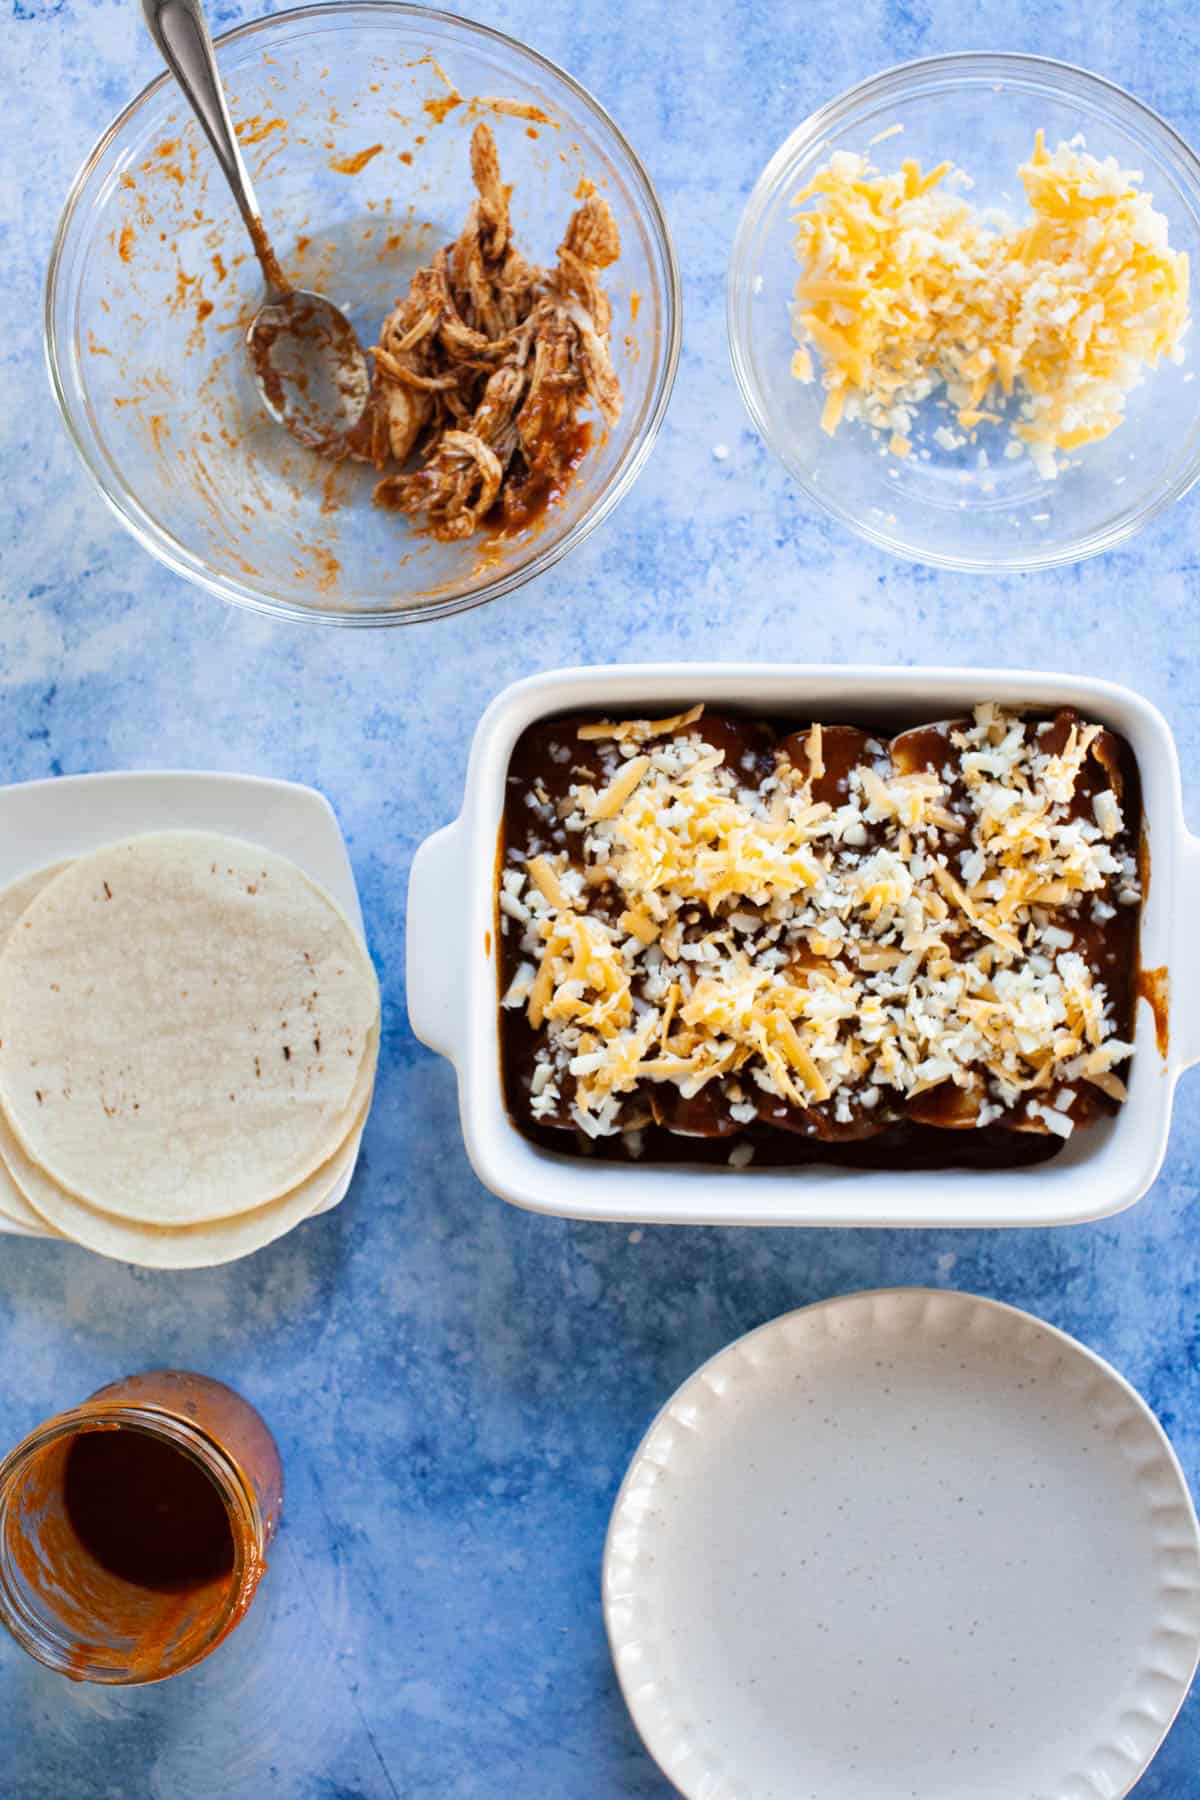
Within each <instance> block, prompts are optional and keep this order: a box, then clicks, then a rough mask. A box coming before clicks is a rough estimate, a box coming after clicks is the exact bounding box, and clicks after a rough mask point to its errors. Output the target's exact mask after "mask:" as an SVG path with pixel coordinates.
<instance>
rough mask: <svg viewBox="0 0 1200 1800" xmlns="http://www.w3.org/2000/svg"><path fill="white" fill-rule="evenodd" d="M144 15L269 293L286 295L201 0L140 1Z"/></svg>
mask: <svg viewBox="0 0 1200 1800" xmlns="http://www.w3.org/2000/svg"><path fill="white" fill-rule="evenodd" d="M142 12H143V14H144V16H145V20H146V24H147V25H148V26H149V28H150V36H151V37H152V38H153V39H154V42H155V43H156V44H157V45H158V48H159V50H160V51H161V53H162V57H163V61H164V62H165V63H166V65H167V67H168V69H170V71H171V73H172V75H174V77H175V79H176V81H177V82H178V83H179V85H180V87H181V88H182V89H183V92H184V97H185V98H186V100H187V102H188V104H189V106H190V107H191V109H192V111H193V112H194V113H195V115H196V117H197V119H199V121H200V123H201V125H202V126H203V127H204V133H205V136H206V137H207V138H208V141H209V143H210V144H211V145H212V147H213V153H214V154H215V156H216V159H217V161H218V163H219V164H220V166H221V172H222V174H223V175H224V177H225V179H226V181H227V182H228V183H229V186H230V189H231V191H232V193H233V197H234V199H235V200H236V201H237V205H238V211H239V212H240V213H241V215H242V218H243V219H244V220H245V222H246V229H247V230H248V231H249V233H250V236H251V239H252V240H253V243H254V248H255V250H256V251H257V252H258V259H259V261H260V262H261V264H262V267H263V275H264V277H265V278H266V283H267V288H268V291H269V293H270V294H271V295H272V296H273V297H274V296H278V295H280V294H282V293H285V292H286V291H287V282H286V281H285V279H284V277H283V276H282V274H281V273H280V270H279V265H278V263H277V262H276V261H275V257H274V254H273V252H272V250H271V246H270V244H269V243H268V241H267V234H266V232H265V230H264V229H263V222H262V213H261V212H260V211H259V206H258V201H257V200H256V199H255V197H254V189H253V187H252V186H251V182H250V177H249V175H248V174H247V172H246V165H245V163H244V162H243V161H242V152H241V149H240V147H239V145H238V141H237V135H236V133H235V132H234V129H233V120H232V119H231V118H230V116H229V106H228V103H227V101H226V99H225V90H224V88H223V87H222V86H221V77H220V75H219V74H218V73H217V59H216V57H215V56H214V55H213V47H212V39H211V37H210V36H209V34H208V24H207V21H206V20H205V17H204V10H203V8H202V6H201V4H200V0H142Z"/></svg>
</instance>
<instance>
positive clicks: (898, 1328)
mask: <svg viewBox="0 0 1200 1800" xmlns="http://www.w3.org/2000/svg"><path fill="white" fill-rule="evenodd" d="M604 1607H605V1618H606V1621H607V1624H608V1632H609V1640H610V1643H611V1645H612V1650H613V1656H614V1659H615V1662H616V1666H617V1672H618V1675H619V1677H620V1681H621V1686H622V1688H623V1690H624V1693H625V1698H626V1700H627V1702H628V1704H629V1707H630V1710H631V1712H632V1714H633V1717H634V1721H635V1723H636V1724H637V1727H638V1729H639V1731H640V1732H641V1734H642V1737H643V1739H644V1740H645V1743H646V1746H647V1748H648V1749H649V1751H650V1753H651V1755H652V1756H653V1757H654V1758H655V1760H656V1761H657V1762H658V1764H659V1765H660V1767H661V1768H662V1770H663V1772H664V1773H665V1774H666V1775H667V1776H668V1777H669V1778H670V1779H671V1780H672V1781H673V1782H674V1783H675V1784H676V1786H677V1787H678V1788H679V1789H680V1791H681V1792H682V1793H683V1794H685V1795H687V1796H690V1797H691V1800H1119V1796H1121V1795H1124V1794H1126V1793H1128V1791H1129V1789H1130V1788H1131V1787H1132V1786H1133V1784H1134V1782H1135V1781H1136V1780H1137V1779H1138V1777H1139V1775H1141V1774H1142V1772H1143V1770H1144V1769H1145V1768H1146V1766H1147V1764H1148V1763H1149V1762H1150V1760H1151V1758H1152V1757H1153V1755H1154V1753H1155V1751H1156V1750H1157V1748H1158V1746H1159V1744H1160V1743H1161V1742H1162V1740H1163V1737H1164V1736H1165V1735H1166V1732H1167V1730H1168V1728H1169V1727H1170V1724H1171V1722H1172V1720H1173V1719H1174V1717H1175V1714H1176V1712H1177V1711H1178V1709H1179V1707H1180V1705H1181V1704H1182V1701H1183V1699H1184V1696H1185V1695H1186V1693H1187V1690H1188V1686H1189V1684H1190V1682H1191V1679H1192V1676H1193V1674H1194V1672H1195V1669H1196V1663H1197V1655H1198V1651H1200V1533H1198V1530H1197V1523H1196V1514H1195V1511H1194V1509H1193V1506H1192V1502H1191V1499H1190V1496H1189V1494H1188V1490H1187V1484H1186V1482H1185V1480H1184V1477H1183V1474H1182V1471H1181V1470H1180V1467H1179V1464H1178V1463H1177V1461H1176V1460H1175V1457H1174V1454H1173V1453H1172V1450H1171V1447H1170V1445H1169V1444H1168V1442H1167V1440H1166V1437H1165V1436H1164V1434H1163V1432H1162V1429H1161V1427H1160V1426H1159V1424H1158V1422H1157V1420H1156V1419H1155V1418H1154V1416H1153V1414H1152V1413H1151V1412H1150V1411H1149V1409H1148V1408H1147V1407H1146V1405H1145V1404H1144V1402H1143V1401H1142V1400H1141V1399H1140V1398H1139V1397H1138V1395H1137V1394H1135V1393H1134V1392H1133V1390H1132V1389H1131V1388H1130V1387H1129V1386H1128V1384H1127V1383H1126V1382H1125V1381H1123V1380H1122V1378H1121V1377H1120V1376H1119V1375H1118V1374H1117V1373H1116V1372H1115V1370H1113V1369H1111V1368H1109V1366H1108V1365H1107V1364H1106V1363H1104V1362H1102V1361H1101V1360H1100V1359H1099V1358H1098V1357H1096V1356H1094V1355H1093V1354H1092V1353H1091V1352H1090V1351H1089V1350H1086V1349H1084V1347H1083V1346H1082V1345H1081V1344H1078V1343H1076V1342H1075V1341H1074V1339H1072V1338H1069V1337H1066V1336H1064V1335H1063V1334H1062V1333H1061V1332H1058V1331H1056V1330H1054V1329H1053V1328H1052V1327H1050V1326H1047V1325H1044V1324H1041V1323H1040V1322H1039V1321H1038V1320H1036V1319H1033V1318H1031V1317H1030V1316H1029V1315H1028V1314H1026V1313H1022V1312H1018V1311H1016V1310H1015V1309H1013V1308H1012V1307H1007V1306H1001V1305H999V1304H997V1303H996V1302H994V1301H990V1300H980V1299H976V1298H974V1297H972V1296H970V1295H966V1294H943V1293H934V1292H927V1291H924V1290H921V1289H893V1290H887V1291H881V1292H878V1293H866V1294H852V1295H849V1296H847V1297H846V1298H844V1299H838V1300H829V1301H826V1302H824V1303H823V1304H821V1305H819V1306H812V1307H808V1308H806V1309H805V1310H803V1311H801V1312H796V1313H790V1314H788V1315H787V1316H785V1317H784V1318H781V1319H776V1320H774V1321H773V1322H772V1323H771V1324H769V1325H764V1326H762V1327H761V1329H760V1330H758V1331H753V1332H751V1333H750V1334H749V1336H747V1337H744V1338H741V1339H739V1340H738V1342H737V1343H735V1344H731V1345H730V1346H729V1348H728V1349H727V1350H723V1351H722V1352H721V1353H720V1355H718V1356H716V1357H714V1358H713V1360H712V1361H711V1362H709V1363H706V1364H705V1365H704V1367H703V1368H701V1369H700V1370H698V1371H697V1373H696V1374H695V1375H693V1376H692V1377H691V1379H690V1380H689V1381H687V1382H685V1384H684V1386H683V1387H681V1388H680V1390H679V1392H678V1393H677V1394H676V1395H675V1396H674V1398H673V1399H672V1400H671V1401H670V1402H669V1404H668V1405H667V1407H666V1408H665V1410H664V1411H663V1412H662V1413H661V1414H660V1415H659V1417H658V1419H657V1420H656V1421H655V1423H654V1425H653V1426H652V1427H651V1429H650V1431H649V1433H648V1434H647V1436H646V1438H645V1440H644V1442H643V1443H642V1445H641V1448H640V1449H639V1450H638V1453H637V1455H636V1456H635V1458H634V1460H633V1463H632V1465H631V1467H630V1469H629V1473H628V1474H627V1476H626V1478H625V1482H624V1485H623V1486H622V1488H621V1492H620V1494H619V1495H618V1498H617V1504H616V1508H615V1510H614V1513H613V1519H612V1524H611V1527H610V1529H609V1536H608V1543H607V1546H606V1550H605V1561H604Z"/></svg>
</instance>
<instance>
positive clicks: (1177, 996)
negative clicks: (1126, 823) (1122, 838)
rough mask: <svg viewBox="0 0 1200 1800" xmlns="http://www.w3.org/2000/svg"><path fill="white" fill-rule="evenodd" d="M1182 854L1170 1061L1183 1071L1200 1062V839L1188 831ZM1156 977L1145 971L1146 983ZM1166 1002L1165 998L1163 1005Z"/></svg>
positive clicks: (1173, 974)
mask: <svg viewBox="0 0 1200 1800" xmlns="http://www.w3.org/2000/svg"><path fill="white" fill-rule="evenodd" d="M1182 850H1183V854H1182V858H1181V861H1182V863H1183V881H1182V882H1181V884H1180V895H1179V899H1180V908H1179V918H1180V920H1181V922H1182V927H1183V928H1182V930H1176V931H1175V932H1174V933H1173V939H1174V942H1173V948H1174V951H1175V954H1174V958H1173V964H1174V966H1173V967H1172V969H1171V971H1170V976H1169V979H1170V1014H1169V1022H1170V1045H1171V1050H1172V1052H1173V1055H1172V1057H1171V1060H1172V1062H1174V1063H1176V1064H1177V1066H1178V1067H1179V1068H1181V1069H1190V1068H1191V1066H1192V1064H1193V1063H1198V1062H1200V933H1198V932H1197V929H1196V923H1197V920H1200V838H1197V837H1193V836H1192V834H1191V833H1190V832H1186V831H1185V832H1184V834H1183V843H1182ZM1153 973H1154V972H1153V971H1152V970H1144V971H1143V981H1145V980H1146V978H1147V977H1150V978H1151V979H1152V978H1153ZM1165 1002H1166V997H1165V996H1164V1000H1163V1002H1162V1004H1165ZM1156 1004H1157V1003H1156Z"/></svg>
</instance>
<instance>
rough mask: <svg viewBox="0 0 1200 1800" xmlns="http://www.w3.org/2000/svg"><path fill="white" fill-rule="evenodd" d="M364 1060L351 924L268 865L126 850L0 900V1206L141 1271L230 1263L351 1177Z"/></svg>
mask: <svg viewBox="0 0 1200 1800" xmlns="http://www.w3.org/2000/svg"><path fill="white" fill-rule="evenodd" d="M378 1048H379V990H378V985H377V983H376V980H375V973H374V970H373V969H372V967H371V962H370V959H369V957H368V955H367V952H366V949H365V948H364V946H363V943H362V940H361V938H360V937H359V935H358V933H357V931H356V930H355V928H354V926H353V925H352V924H351V923H350V921H349V920H348V919H347V918H346V917H345V915H344V914H343V913H342V912H341V911H340V909H339V908H338V907H337V905H336V904H335V903H334V901H333V900H331V899H330V897H329V896H328V895H327V894H325V893H324V892H323V891H322V890H321V889H320V888H318V887H317V886H316V885H315V884H314V883H313V882H311V881H310V880H309V879H308V877H307V876H306V875H305V874H304V873H303V872H302V871H301V870H300V869H299V868H297V867H296V865H295V864H294V863H292V862H289V861H287V859H286V858H284V857H280V856H276V855H274V854H273V853H272V852H270V851H267V850H264V849H262V848H261V847H260V846H258V845H255V844H250V843H244V842H242V841H240V840H238V839H234V838H228V837H222V836H218V835H215V834H213V833H209V832H199V831H166V832H154V833H151V834H147V835H146V836H143V837H136V838H129V839H126V840H125V841H124V842H122V843H117V844H111V845H108V846H106V847H104V848H103V849H100V850H96V851H93V852H91V854H89V855H86V856H81V857H80V858H79V859H78V861H76V862H72V863H68V864H65V865H59V866H57V867H55V868H50V869H43V870H40V871H39V872H37V873H36V874H31V875H27V876H25V877H23V878H22V879H21V880H19V881H18V882H16V883H14V884H13V885H12V886H11V887H9V888H7V889H6V890H4V892H3V893H0V1212H3V1213H4V1214H5V1215H7V1216H8V1217H9V1218H11V1219H14V1220H16V1221H18V1222H19V1223H21V1224H25V1225H31V1226H33V1227H35V1228H38V1229H42V1230H49V1231H50V1232H52V1233H56V1234H58V1235H61V1236H63V1237H68V1238H72V1239H74V1240H75V1242H76V1243H79V1244H83V1245H85V1246H86V1247H87V1248H88V1249H91V1250H96V1251H98V1252H100V1254H101V1255H105V1256H113V1257H118V1258H121V1259H122V1260H124V1261H126V1262H131V1263H142V1264H145V1265H147V1266H149V1267H154V1268H195V1267H202V1266H205V1265H208V1264H212V1263H220V1262H229V1261H232V1260H233V1259H234V1258H235V1257H239V1256H245V1255H247V1254H248V1253H249V1252H250V1251H252V1250H257V1249H259V1248H261V1247H262V1246H263V1245H264V1244H268V1243H270V1242H271V1241H272V1240H273V1239H275V1238H277V1237H280V1236H281V1235H282V1234H283V1233H284V1232H285V1231H288V1230H290V1228H291V1227H292V1226H293V1225H295V1224H297V1223H298V1222H299V1221H300V1220H301V1219H304V1218H307V1217H308V1215H309V1214H310V1213H312V1212H313V1211H315V1210H317V1209H319V1208H320V1207H321V1206H322V1204H323V1203H324V1202H325V1201H326V1200H327V1199H328V1198H329V1196H330V1194H331V1193H332V1192H333V1190H334V1189H335V1188H336V1187H337V1185H338V1183H339V1182H340V1181H342V1180H343V1179H344V1177H345V1175H346V1173H347V1171H348V1170H349V1169H350V1168H352V1167H353V1164H354V1159H355V1156H356V1155H357V1152H358V1143H359V1138H360V1136H361V1132H362V1127H363V1123H364V1121H365V1119H366V1115H367V1110H368V1107H369V1106H370V1101H371V1091H372V1086H373V1083H374V1078H375V1063H376V1057H377V1054H378Z"/></svg>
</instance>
